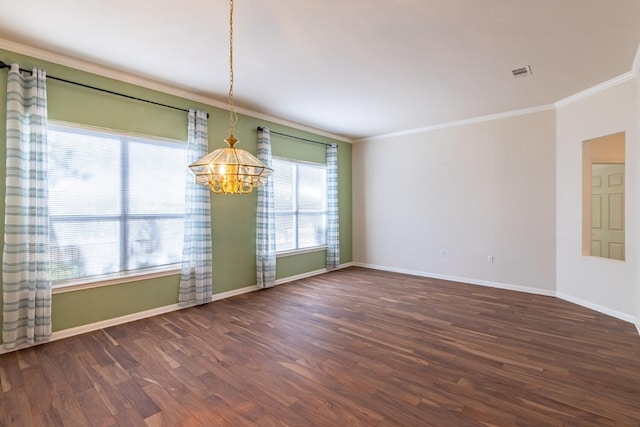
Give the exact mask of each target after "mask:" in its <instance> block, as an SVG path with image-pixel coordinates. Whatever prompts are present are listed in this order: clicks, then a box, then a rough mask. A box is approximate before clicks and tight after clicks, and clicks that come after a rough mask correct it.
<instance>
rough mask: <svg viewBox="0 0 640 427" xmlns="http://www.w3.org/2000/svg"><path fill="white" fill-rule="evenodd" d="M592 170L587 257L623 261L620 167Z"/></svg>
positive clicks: (622, 171) (622, 189)
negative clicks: (589, 246) (589, 237)
mask: <svg viewBox="0 0 640 427" xmlns="http://www.w3.org/2000/svg"><path fill="white" fill-rule="evenodd" d="M592 169H593V170H592V186H591V190H592V191H591V195H592V196H591V207H592V210H593V211H592V230H591V231H592V232H591V255H593V256H601V257H605V258H612V259H618V260H621V261H624V227H625V226H624V164H616V165H593V168H592Z"/></svg>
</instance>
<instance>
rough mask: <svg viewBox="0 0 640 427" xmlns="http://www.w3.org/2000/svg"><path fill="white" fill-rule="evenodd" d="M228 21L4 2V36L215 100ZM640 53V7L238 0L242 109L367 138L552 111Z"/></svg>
mask: <svg viewBox="0 0 640 427" xmlns="http://www.w3.org/2000/svg"><path fill="white" fill-rule="evenodd" d="M228 20H229V3H228V2H227V1H226V0H109V1H87V0H56V1H51V0H31V1H16V0H0V38H2V39H5V40H9V41H12V42H15V43H19V44H21V45H25V46H30V47H36V48H40V49H44V50H46V51H49V52H52V53H56V54H60V55H64V56H67V57H71V58H74V59H80V60H84V61H87V62H90V63H93V64H97V65H100V66H104V67H108V68H113V69H116V70H119V71H123V72H126V73H130V74H132V75H135V76H139V77H143V78H145V79H149V80H152V81H156V82H159V83H163V84H167V85H171V86H174V87H176V88H179V89H183V90H187V91H190V92H193V93H195V94H198V95H202V96H206V97H209V98H213V99H216V100H219V101H225V100H226V95H227V90H228V87H227V86H228V79H229V74H228V60H229V58H228V49H229V47H228V42H229V40H228V31H229V23H228ZM639 44H640V1H638V0H529V1H525V0H323V1H313V2H312V1H300V0H278V1H273V0H236V2H235V14H234V71H235V85H234V94H235V98H234V99H235V103H236V104H237V105H238V106H239V107H241V108H243V109H248V110H251V111H254V112H257V113H263V114H268V115H270V116H273V117H277V118H280V119H282V120H286V121H289V122H294V123H298V124H301V125H304V126H307V127H311V128H315V129H319V130H323V131H325V132H330V133H332V134H335V135H339V136H342V137H346V138H350V139H359V138H365V137H372V136H378V135H383V134H388V133H394V132H401V131H406V130H411V129H417V128H424V127H429V126H435V125H439V124H443V123H448V122H452V121H459V120H465V119H470V118H474V117H480V116H485V115H491V114H500V113H505V112H509V111H514V110H520V109H527V108H534V107H539V106H544V105H549V104H552V103H554V102H556V101H558V100H561V99H563V98H566V97H568V96H570V95H572V94H575V93H577V92H580V91H582V90H585V89H588V88H590V87H592V86H594V85H597V84H599V83H602V82H604V81H606V80H609V79H611V78H614V77H617V76H619V75H622V74H624V73H627V72H629V71H631V69H632V65H633V61H634V58H635V55H636V51H637V49H638V46H639ZM0 59H2V58H0ZM527 65H530V66H531V69H532V72H533V73H532V75H531V76H529V77H527V78H514V77H513V76H512V73H511V70H513V69H515V68H519V67H523V66H527Z"/></svg>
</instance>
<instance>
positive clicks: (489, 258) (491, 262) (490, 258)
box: [487, 255, 493, 264]
mask: <svg viewBox="0 0 640 427" xmlns="http://www.w3.org/2000/svg"><path fill="white" fill-rule="evenodd" d="M487 262H488V263H489V264H493V255H489V256H488V257H487Z"/></svg>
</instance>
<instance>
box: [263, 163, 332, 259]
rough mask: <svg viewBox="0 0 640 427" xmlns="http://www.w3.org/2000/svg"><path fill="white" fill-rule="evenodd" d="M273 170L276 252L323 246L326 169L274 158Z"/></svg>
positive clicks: (325, 210)
mask: <svg viewBox="0 0 640 427" xmlns="http://www.w3.org/2000/svg"><path fill="white" fill-rule="evenodd" d="M273 168H274V170H275V172H274V174H273V185H274V193H275V216H276V251H277V252H283V251H292V250H297V249H306V248H312V247H317V246H323V245H325V244H326V228H327V168H326V166H325V165H320V164H314V163H304V162H298V161H292V160H285V159H278V158H274V159H273Z"/></svg>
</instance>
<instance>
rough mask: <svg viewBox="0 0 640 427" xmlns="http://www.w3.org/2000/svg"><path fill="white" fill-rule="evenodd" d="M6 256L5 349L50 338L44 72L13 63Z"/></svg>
mask: <svg viewBox="0 0 640 427" xmlns="http://www.w3.org/2000/svg"><path fill="white" fill-rule="evenodd" d="M4 224H5V230H4V250H3V257H2V290H3V292H2V296H3V329H2V341H3V345H4V348H5V349H7V350H10V349H13V348H16V347H17V346H22V345H33V344H36V343H40V342H44V341H47V340H48V339H49V338H50V337H51V273H50V271H49V210H48V189H47V85H46V72H45V71H44V70H40V69H37V68H34V69H33V72H32V75H31V76H26V75H23V74H22V73H20V69H19V67H18V65H17V64H13V65H12V66H11V69H10V71H9V75H8V81H7V172H6V194H5V219H4Z"/></svg>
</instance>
